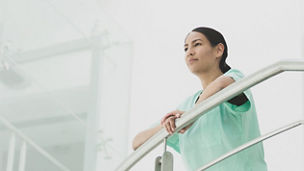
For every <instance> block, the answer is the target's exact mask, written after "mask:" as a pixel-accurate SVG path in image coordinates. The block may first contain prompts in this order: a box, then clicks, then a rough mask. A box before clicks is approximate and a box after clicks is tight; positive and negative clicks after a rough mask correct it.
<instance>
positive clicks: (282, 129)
mask: <svg viewBox="0 0 304 171" xmlns="http://www.w3.org/2000/svg"><path fill="white" fill-rule="evenodd" d="M300 125H304V120H300V121H297V122H294V123H291V124H288V125H286V126H283V127H281V128H279V129H276V130H274V131H271V132H269V133H267V134H264V135H262V136H260V137H258V138H255V139H253V140H251V141H249V142H247V143H245V144H243V145H241V146H239V147H237V148H235V149H233V150H231V151H229V152H228V153H226V154H223V155H222V156H220V157H218V158H217V159H215V160H213V161H211V162H209V163H207V164H206V165H204V166H203V167H201V168H199V169H198V170H197V171H203V170H206V169H208V168H210V167H211V166H213V165H215V164H217V163H219V162H221V161H223V160H225V159H227V158H229V157H231V156H233V155H234V154H236V153H239V152H241V151H243V150H245V149H247V148H249V147H251V146H253V145H255V144H257V143H259V142H261V141H264V140H266V139H268V138H271V137H273V136H276V135H279V134H281V133H283V132H285V131H288V130H290V129H293V128H295V127H298V126H300Z"/></svg>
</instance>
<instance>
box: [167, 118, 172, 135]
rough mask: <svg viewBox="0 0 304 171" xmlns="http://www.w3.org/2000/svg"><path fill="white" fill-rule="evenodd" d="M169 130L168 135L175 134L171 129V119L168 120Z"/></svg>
mask: <svg viewBox="0 0 304 171" xmlns="http://www.w3.org/2000/svg"><path fill="white" fill-rule="evenodd" d="M166 125H167V130H168V133H169V134H172V133H173V131H172V129H171V127H172V126H171V119H170V118H169V119H167V124H166Z"/></svg>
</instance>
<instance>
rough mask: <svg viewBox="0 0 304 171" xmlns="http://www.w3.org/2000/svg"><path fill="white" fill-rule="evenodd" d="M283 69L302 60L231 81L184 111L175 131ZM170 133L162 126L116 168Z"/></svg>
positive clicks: (300, 65)
mask: <svg viewBox="0 0 304 171" xmlns="http://www.w3.org/2000/svg"><path fill="white" fill-rule="evenodd" d="M284 71H304V61H303V60H292V61H290V60H288V61H279V62H276V63H274V64H272V65H270V66H267V67H265V68H263V69H261V70H259V71H257V72H255V73H253V74H251V75H249V76H247V77H244V78H243V79H241V80H239V81H237V82H234V83H232V84H231V85H229V86H228V87H226V88H224V89H223V90H221V91H219V92H217V93H216V94H214V95H213V96H211V97H209V98H208V99H206V100H204V101H203V102H201V103H200V104H198V105H197V106H196V107H194V108H193V109H191V110H189V111H187V112H185V113H184V114H183V117H182V118H180V119H178V120H177V121H176V129H175V132H178V131H179V130H181V129H182V128H183V127H185V126H186V125H188V124H190V123H192V122H194V121H195V120H196V119H198V118H199V117H200V116H202V115H204V114H205V113H206V112H207V111H209V110H210V109H212V108H213V107H215V106H217V105H219V104H221V103H222V102H224V101H227V100H229V99H231V98H233V97H234V96H236V95H238V94H240V93H242V92H243V91H245V90H247V89H249V88H250V87H252V86H254V85H257V84H258V83H260V82H262V81H265V80H267V79H268V78H271V77H273V76H275V75H277V74H279V73H282V72H284ZM169 136H170V134H169V133H168V132H167V131H166V130H165V129H164V128H163V129H161V130H160V131H159V132H158V133H156V134H155V135H154V136H152V137H151V138H150V139H149V140H148V141H146V142H145V143H144V144H143V145H141V146H140V147H139V148H138V149H137V150H136V151H134V152H133V153H132V154H130V155H129V156H128V157H127V158H126V159H125V160H124V161H123V162H122V163H121V164H120V165H119V166H118V167H117V168H116V170H118V171H125V170H129V169H130V168H131V167H132V166H133V165H134V164H136V163H137V162H138V161H139V160H140V159H141V158H143V157H144V156H145V155H146V154H147V153H149V152H150V151H151V150H153V149H154V148H155V147H157V146H158V145H159V144H160V143H161V142H162V141H163V140H164V139H165V138H167V137H169Z"/></svg>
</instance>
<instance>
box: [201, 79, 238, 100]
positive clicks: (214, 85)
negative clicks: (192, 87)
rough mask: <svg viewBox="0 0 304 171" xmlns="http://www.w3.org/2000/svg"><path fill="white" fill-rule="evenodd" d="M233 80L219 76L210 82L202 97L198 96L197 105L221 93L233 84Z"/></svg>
mask: <svg viewBox="0 0 304 171" xmlns="http://www.w3.org/2000/svg"><path fill="white" fill-rule="evenodd" d="M233 82H234V80H233V79H232V78H230V77H226V76H220V77H218V78H217V79H215V80H214V81H213V82H211V83H210V84H209V85H208V86H207V87H206V88H205V89H204V91H203V93H202V95H201V96H200V98H199V100H198V102H197V104H198V103H199V102H201V101H203V100H205V99H207V98H208V97H210V96H212V95H214V94H215V93H217V92H219V91H221V90H222V89H224V88H225V87H227V86H228V85H230V84H231V83H233Z"/></svg>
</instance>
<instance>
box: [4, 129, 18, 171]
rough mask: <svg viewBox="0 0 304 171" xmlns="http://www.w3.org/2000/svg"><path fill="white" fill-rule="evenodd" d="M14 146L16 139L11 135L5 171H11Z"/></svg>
mask: <svg viewBox="0 0 304 171" xmlns="http://www.w3.org/2000/svg"><path fill="white" fill-rule="evenodd" d="M15 144H16V137H15V134H14V133H12V135H11V139H10V142H9V150H8V155H7V165H6V171H13V166H14V155H15Z"/></svg>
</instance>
